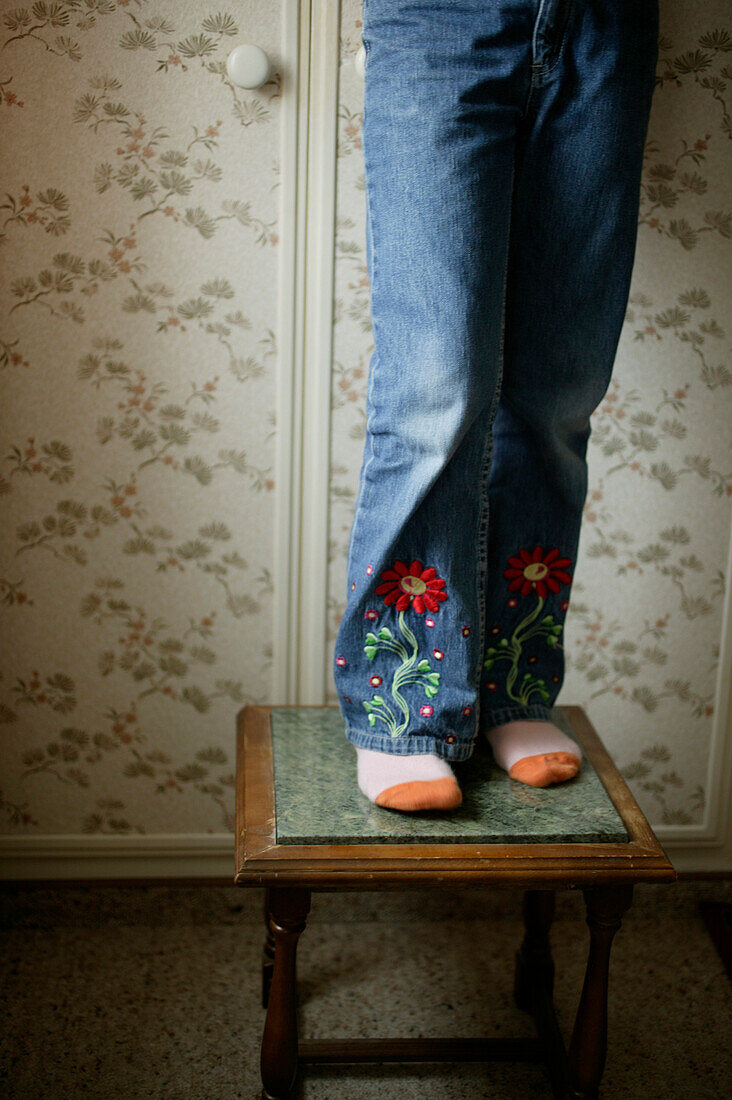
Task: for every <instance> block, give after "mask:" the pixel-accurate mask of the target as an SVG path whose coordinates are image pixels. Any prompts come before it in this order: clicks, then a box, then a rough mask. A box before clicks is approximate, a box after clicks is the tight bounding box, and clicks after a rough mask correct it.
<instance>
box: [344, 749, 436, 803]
mask: <svg viewBox="0 0 732 1100" xmlns="http://www.w3.org/2000/svg"><path fill="white" fill-rule="evenodd" d="M356 755H357V757H358V785H359V787H360V788H361V790H362V791H363V793H364V794H365V795H366V797H367V798H368V799H370V801H371V802H375V801H376V799H377V798H378V796H379V795H380V794H381V792H382V791H385V790H386V789H387V788H388V787H394V786H396V784H397V783H415V782H416V783H421V782H425V781H429V780H431V779H455V773H454V772H453V770H452V768H451V767H450V765H449V764H448V762H447V760H443V759H442V757H441V756H436V755H435V754H434V753H431V752H420V753H414V754H413V755H412V756H398V755H396V754H395V753H390V752H376V750H374V749H361V748H359V747H358V745H357V746H356ZM456 782H457V781H456Z"/></svg>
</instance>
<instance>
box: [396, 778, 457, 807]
mask: <svg viewBox="0 0 732 1100" xmlns="http://www.w3.org/2000/svg"><path fill="white" fill-rule="evenodd" d="M462 800H463V795H462V791H461V790H460V787H459V786H458V785H457V783H456V782H455V780H454V779H423V780H413V781H412V782H410V783H396V784H395V785H394V786H393V787H387V788H386V790H383V791H382V792H381V794H380V795H378V797H377V798H376V799H375V801H376V805H377V806H384V807H385V808H386V809H389V810H454V809H456V807H458V806H459V805H460V804H461V802H462Z"/></svg>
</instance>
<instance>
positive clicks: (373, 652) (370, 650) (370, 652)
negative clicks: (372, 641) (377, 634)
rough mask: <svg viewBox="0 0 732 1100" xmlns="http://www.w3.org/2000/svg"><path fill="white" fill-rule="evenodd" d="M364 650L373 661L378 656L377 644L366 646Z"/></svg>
mask: <svg viewBox="0 0 732 1100" xmlns="http://www.w3.org/2000/svg"><path fill="white" fill-rule="evenodd" d="M363 651H364V653H365V654H366V656H367V657H368V659H369V661H373V659H374V657H375V656H376V646H373V645H367V646H364V649H363Z"/></svg>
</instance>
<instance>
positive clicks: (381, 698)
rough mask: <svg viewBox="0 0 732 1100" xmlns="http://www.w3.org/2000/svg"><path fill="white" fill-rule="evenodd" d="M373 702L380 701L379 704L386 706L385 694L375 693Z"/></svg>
mask: <svg viewBox="0 0 732 1100" xmlns="http://www.w3.org/2000/svg"><path fill="white" fill-rule="evenodd" d="M372 702H374V703H379V704H381V706H384V696H383V695H374V697H373V699H372Z"/></svg>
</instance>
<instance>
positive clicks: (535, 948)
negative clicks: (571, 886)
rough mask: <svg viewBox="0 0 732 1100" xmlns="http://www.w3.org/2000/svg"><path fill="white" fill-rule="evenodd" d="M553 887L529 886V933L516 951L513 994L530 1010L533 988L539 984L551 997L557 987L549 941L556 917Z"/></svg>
mask: <svg viewBox="0 0 732 1100" xmlns="http://www.w3.org/2000/svg"><path fill="white" fill-rule="evenodd" d="M554 902H555V894H554V891H553V890H526V892H525V893H524V927H525V929H526V933H525V935H524V942H523V943H522V944H521V948H520V950H519V951H518V952H517V953H516V980H515V983H514V997H515V999H516V1004H517V1005H518V1007H519V1008H521V1009H523V1010H524V1012H531V1010H532V1005H533V997H532V989H533V987H534V986H539V987H541V988H542V989H545V990H546V991H547V992H548V994H549V996H550V997H551V995H552V993H553V990H554V960H553V959H552V952H551V947H550V944H549V929H550V928H551V924H552V920H553V918H554Z"/></svg>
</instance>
